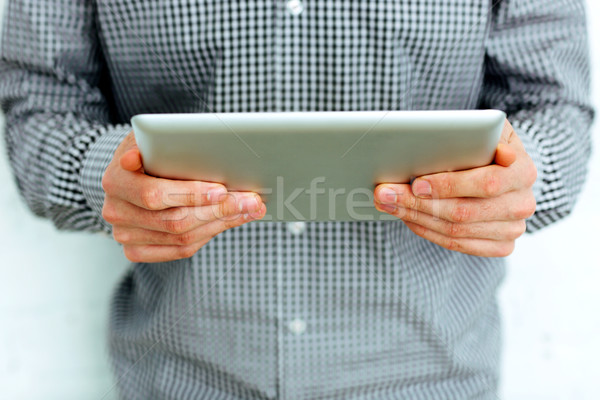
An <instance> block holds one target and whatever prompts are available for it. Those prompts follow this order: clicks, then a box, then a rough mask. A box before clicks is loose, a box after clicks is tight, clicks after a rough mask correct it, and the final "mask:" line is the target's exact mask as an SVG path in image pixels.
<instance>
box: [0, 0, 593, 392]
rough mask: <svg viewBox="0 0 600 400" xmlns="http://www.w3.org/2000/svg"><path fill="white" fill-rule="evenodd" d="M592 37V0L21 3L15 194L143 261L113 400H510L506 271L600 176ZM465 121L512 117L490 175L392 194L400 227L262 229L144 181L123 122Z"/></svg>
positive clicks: (204, 188) (129, 291)
mask: <svg viewBox="0 0 600 400" xmlns="http://www.w3.org/2000/svg"><path fill="white" fill-rule="evenodd" d="M584 22H585V18H584V7H583V3H582V1H577V0H559V1H556V0H554V1H549V0H522V1H515V0H512V1H508V0H504V1H494V2H493V3H492V2H485V1H452V2H448V1H446V0H429V1H414V2H408V1H404V2H400V1H386V0H381V1H343V0H340V1H331V2H325V1H309V0H306V1H304V2H303V1H300V0H290V1H288V2H285V1H275V2H271V1H269V2H267V1H248V2H219V1H210V0H198V1H193V0H188V1H183V0H182V1H179V0H178V1H166V0H165V1H160V0H155V1H147V2H135V1H132V0H104V1H92V0H87V1H77V2H73V1H67V0H60V1H53V2H50V1H47V0H38V1H35V2H29V1H24V0H15V1H10V2H9V7H8V11H7V18H6V21H5V24H6V25H5V33H4V36H3V43H2V64H1V71H2V78H1V83H0V93H1V98H2V104H3V109H4V111H5V113H6V119H7V143H8V149H9V155H10V159H11V162H12V165H13V169H14V172H15V176H16V178H17V181H18V184H19V188H20V190H21V192H22V193H23V196H24V198H25V200H26V201H27V202H28V204H29V206H30V207H31V209H32V210H33V211H34V212H35V213H36V214H38V215H42V216H45V217H47V218H50V219H52V220H53V221H54V223H55V224H56V226H57V227H58V228H61V229H79V230H92V231H105V232H111V233H112V234H113V236H114V237H115V239H116V240H117V241H119V242H120V243H122V244H123V248H124V251H125V254H126V255H127V257H128V258H129V259H131V260H132V261H134V262H135V263H134V264H133V265H132V266H131V267H130V269H129V270H128V273H127V275H126V276H125V278H124V279H123V281H122V282H121V284H120V285H119V287H118V289H117V291H116V294H115V298H114V302H113V305H112V314H111V324H110V343H111V355H112V359H113V365H114V368H115V377H116V384H117V386H118V388H119V392H120V394H121V396H122V397H123V398H127V399H149V398H153V399H155V398H156V399H181V398H206V399H258V398H277V399H316V398H319V399H321V398H322V399H325V398H327V399H367V398H368V399H372V398H377V399H388V398H389V399H400V398H402V399H404V398H406V399H446V398H456V399H465V398H473V399H491V398H495V396H496V390H497V382H498V358H499V350H500V344H499V342H500V337H499V315H498V311H497V305H496V301H495V291H496V288H497V286H498V284H499V283H500V281H501V279H502V277H503V274H504V261H503V259H502V258H501V257H503V256H506V255H508V254H509V253H510V252H511V251H512V249H513V247H514V243H515V240H516V239H517V238H518V237H519V236H520V235H521V234H522V233H523V231H524V230H525V228H526V227H527V228H528V230H530V231H535V230H537V229H539V228H542V227H543V226H546V225H548V224H549V223H551V222H553V221H556V220H558V219H560V218H562V217H564V216H565V215H567V214H568V213H569V212H570V210H571V209H572V207H573V204H574V202H575V199H576V197H577V194H578V192H579V190H580V188H581V185H582V182H583V179H584V176H585V164H586V161H587V158H588V155H589V126H590V123H591V120H592V110H591V108H590V105H589V99H588V87H589V76H588V74H589V71H588V60H587V47H586V30H585V23H584ZM472 108H499V109H502V110H505V111H506V112H507V114H508V116H509V117H508V120H509V121H510V122H508V121H507V124H506V127H505V130H504V133H503V138H502V140H501V143H500V144H499V145H498V149H497V152H496V158H495V162H494V164H492V165H489V166H486V167H482V168H477V169H473V170H470V171H464V172H456V173H443V174H436V175H431V176H425V177H420V178H419V179H416V180H415V181H414V182H413V183H412V185H410V186H409V185H381V186H379V187H377V189H376V193H375V195H376V196H375V197H376V205H377V207H378V208H379V209H381V210H383V211H386V212H389V213H391V214H393V215H395V216H397V217H398V220H397V221H391V222H354V223H336V222H330V223H307V224H292V225H286V224H282V223H272V222H265V223H260V224H258V223H248V222H249V221H252V220H254V219H260V218H261V216H262V215H264V212H265V206H264V204H262V202H261V201H260V199H259V198H258V197H257V196H256V195H255V194H252V193H243V194H235V195H233V194H231V195H229V196H222V194H223V193H225V191H226V188H224V187H222V186H221V185H216V184H208V183H204V182H182V181H173V180H165V179H158V178H153V177H150V176H148V175H145V174H144V170H143V164H142V162H141V158H140V156H139V152H138V150H137V148H136V146H135V141H134V139H133V137H132V135H131V133H130V131H131V127H130V125H129V124H128V121H129V119H130V117H131V116H133V115H135V114H138V113H149V112H237V111H240V112H241V111H249V112H260V111H291V110H294V111H308V110H318V111H325V110H390V109H415V110H419V109H472ZM532 160H533V161H532ZM536 167H537V175H538V179H537V181H536V180H535V177H536ZM534 181H535V183H534ZM208 193H210V194H211V195H210V196H209V195H208ZM223 199H225V200H223ZM434 199H436V200H434ZM536 200H537V211H536V212H535V214H533V212H534V208H535V201H536ZM434 201H435V202H437V203H434ZM240 204H241V205H242V211H241V212H240V211H239V208H238V207H239V205H240ZM434 205H435V207H436V209H437V210H439V213H435V212H434ZM215 209H216V210H218V211H217V213H216V214H215V213H213V212H212V211H213V210H215ZM438 214H439V215H438ZM532 214H533V215H532ZM199 215H200V216H204V217H203V218H198V216H199ZM529 217H531V218H529ZM527 218H529V219H528V220H527V222H525V219H527Z"/></svg>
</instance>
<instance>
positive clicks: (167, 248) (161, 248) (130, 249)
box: [123, 204, 266, 263]
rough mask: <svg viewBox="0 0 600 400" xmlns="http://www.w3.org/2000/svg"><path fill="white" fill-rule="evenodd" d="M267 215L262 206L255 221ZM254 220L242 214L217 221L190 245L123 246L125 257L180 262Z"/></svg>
mask: <svg viewBox="0 0 600 400" xmlns="http://www.w3.org/2000/svg"><path fill="white" fill-rule="evenodd" d="M265 213H266V207H265V206H264V204H263V205H262V208H261V211H260V215H261V216H260V217H258V216H256V217H255V219H259V218H262V217H263V216H264V215H265ZM251 220H253V219H252V218H249V217H248V215H247V214H242V215H240V216H239V217H238V218H236V219H234V220H229V221H224V220H217V221H213V222H212V223H210V224H208V225H207V226H206V230H205V234H206V235H205V237H203V238H200V239H199V241H197V242H195V243H193V244H190V245H180V246H177V245H173V246H171V245H153V244H143V245H136V244H128V245H125V246H123V251H124V253H125V256H126V257H127V258H128V259H129V260H130V261H132V262H146V263H155V262H166V261H173V260H179V259H183V258H189V257H192V256H193V255H194V254H196V252H198V250H199V249H200V248H202V247H203V246H205V245H206V244H207V243H208V242H209V241H210V240H211V239H212V238H213V237H214V236H216V235H218V234H219V233H221V232H223V231H225V230H227V229H231V228H234V227H236V226H240V225H243V224H245V223H247V222H250V221H251Z"/></svg>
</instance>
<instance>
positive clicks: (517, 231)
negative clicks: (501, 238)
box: [511, 220, 527, 240]
mask: <svg viewBox="0 0 600 400" xmlns="http://www.w3.org/2000/svg"><path fill="white" fill-rule="evenodd" d="M526 230H527V222H525V220H521V221H518V222H517V224H516V225H515V227H514V231H513V234H512V235H511V239H513V240H515V239H518V238H520V237H521V236H523V234H524V233H525V231H526Z"/></svg>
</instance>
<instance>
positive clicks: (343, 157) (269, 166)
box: [131, 110, 506, 221]
mask: <svg viewBox="0 0 600 400" xmlns="http://www.w3.org/2000/svg"><path fill="white" fill-rule="evenodd" d="M505 118H506V115H505V114H504V113H503V112H502V111H498V110H468V111H360V112H281V113H231V114H208V113H206V114H142V115H136V116H135V117H133V118H132V120H131V122H132V125H133V130H134V132H135V139H136V141H137V144H138V146H139V148H140V151H141V154H142V158H143V163H144V169H145V170H146V172H147V173H148V174H150V175H154V176H160V177H164V178H172V179H185V180H202V181H211V182H220V183H223V184H224V185H226V186H227V187H228V188H229V189H230V190H236V191H255V192H257V193H259V194H261V196H262V197H263V199H264V200H265V202H266V206H267V215H266V216H265V218H264V219H263V221H377V220H389V219H393V217H391V216H389V215H387V214H384V213H381V212H379V211H377V210H376V209H375V207H374V206H373V189H374V188H375V186H376V185H377V184H379V183H384V182H388V183H406V182H409V181H410V180H411V179H412V178H414V177H417V176H421V175H424V174H430V173H435V172H442V171H455V170H462V169H469V168H474V167H479V166H483V165H487V164H489V163H490V162H492V160H493V157H494V153H495V149H496V146H497V144H498V141H499V139H500V135H501V133H502V129H503V126H504V121H505Z"/></svg>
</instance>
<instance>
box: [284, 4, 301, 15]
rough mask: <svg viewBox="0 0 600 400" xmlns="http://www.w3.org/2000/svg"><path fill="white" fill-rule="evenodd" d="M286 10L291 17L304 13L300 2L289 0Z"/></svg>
mask: <svg viewBox="0 0 600 400" xmlns="http://www.w3.org/2000/svg"><path fill="white" fill-rule="evenodd" d="M287 10H288V12H289V13H290V14H291V15H293V16H296V15H300V14H302V11H304V4H302V2H301V1H300V0H289V1H288V2H287Z"/></svg>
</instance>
